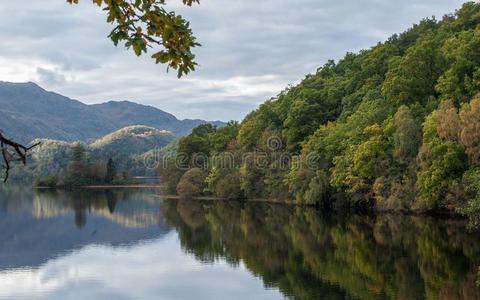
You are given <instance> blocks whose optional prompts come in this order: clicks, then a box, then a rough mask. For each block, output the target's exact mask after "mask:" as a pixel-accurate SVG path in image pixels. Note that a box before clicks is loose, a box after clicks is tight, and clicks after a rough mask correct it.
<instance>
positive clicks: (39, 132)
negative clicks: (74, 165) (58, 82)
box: [0, 81, 224, 143]
mask: <svg viewBox="0 0 480 300" xmlns="http://www.w3.org/2000/svg"><path fill="white" fill-rule="evenodd" d="M204 123H211V124H213V125H217V126H222V125H223V124H224V123H223V122H219V121H216V122H207V121H203V120H188V119H187V120H178V119H177V118H176V117H175V116H173V115H172V114H169V113H167V112H164V111H162V110H160V109H157V108H155V107H152V106H146V105H141V104H137V103H133V102H128V101H122V102H114V101H110V102H107V103H103V104H95V105H86V104H84V103H82V102H80V101H76V100H73V99H70V98H67V97H65V96H62V95H60V94H57V93H53V92H49V91H46V90H44V89H43V88H41V87H40V86H38V85H37V84H35V83H32V82H28V83H10V82H2V81H0V130H2V131H3V132H4V133H5V134H6V135H7V136H9V137H12V138H14V139H15V140H17V141H19V142H22V143H28V142H30V141H32V140H33V139H36V138H48V139H55V140H63V141H76V140H79V141H91V140H93V139H97V138H99V137H102V136H104V135H106V134H109V133H111V132H113V131H116V130H118V129H120V128H123V127H126V126H131V125H146V126H151V127H154V128H157V129H162V130H168V131H171V132H172V133H174V134H175V135H176V136H183V135H186V134H188V133H189V132H190V131H191V130H192V129H193V128H194V127H196V126H198V125H200V124H204Z"/></svg>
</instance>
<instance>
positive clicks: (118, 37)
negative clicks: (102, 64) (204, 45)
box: [67, 0, 200, 78]
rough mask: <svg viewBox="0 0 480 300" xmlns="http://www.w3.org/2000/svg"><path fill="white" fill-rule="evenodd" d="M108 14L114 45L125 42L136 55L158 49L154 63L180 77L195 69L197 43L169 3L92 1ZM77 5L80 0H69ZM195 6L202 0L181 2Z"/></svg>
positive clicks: (145, 0)
mask: <svg viewBox="0 0 480 300" xmlns="http://www.w3.org/2000/svg"><path fill="white" fill-rule="evenodd" d="M92 1H93V3H95V4H97V5H98V6H100V7H102V8H103V10H104V11H106V12H107V22H109V23H112V24H114V25H115V28H114V29H113V30H112V32H111V33H110V35H109V37H110V39H111V40H112V41H113V43H114V44H115V46H116V45H118V43H119V42H125V46H126V47H127V48H132V49H133V51H134V52H135V54H136V55H137V56H140V55H141V54H142V53H147V48H155V47H159V48H160V50H159V51H157V52H155V53H154V54H153V55H152V58H153V59H154V60H155V62H156V63H157V64H158V63H162V64H167V65H168V68H173V69H174V70H177V72H178V77H179V78H180V77H182V76H183V75H186V74H188V73H189V72H190V71H194V70H195V66H196V65H197V63H196V62H195V55H194V54H193V53H192V48H194V47H196V46H200V44H199V43H197V42H196V38H195V37H194V36H193V33H192V30H191V28H190V23H189V22H188V21H186V20H185V19H184V18H183V17H182V16H180V15H177V14H175V12H173V11H170V12H169V11H167V10H166V9H165V8H164V6H165V4H166V0H92ZM67 2H69V3H71V4H77V3H78V2H79V0H67ZM182 2H183V4H185V5H187V6H192V5H193V4H194V3H200V0H182Z"/></svg>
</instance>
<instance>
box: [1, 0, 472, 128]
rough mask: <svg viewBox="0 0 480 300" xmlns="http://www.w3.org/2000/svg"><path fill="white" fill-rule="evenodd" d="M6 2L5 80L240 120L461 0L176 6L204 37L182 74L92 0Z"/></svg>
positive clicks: (238, 0)
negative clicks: (139, 48)
mask: <svg viewBox="0 0 480 300" xmlns="http://www.w3.org/2000/svg"><path fill="white" fill-rule="evenodd" d="M80 2H82V3H81V4H80V5H78V6H71V5H68V4H67V3H66V2H65V1H64V0H23V1H21V4H19V2H18V1H2V3H1V4H0V15H1V16H2V19H1V21H0V22H1V23H0V24H1V25H0V26H1V30H0V39H1V41H2V44H1V47H0V66H1V67H0V80H3V81H13V82H24V81H33V82H36V83H38V84H39V85H41V86H42V87H44V88H46V89H48V90H52V91H55V92H58V93H61V94H63V95H66V96H68V97H71V98H74V99H77V100H80V101H82V102H85V103H100V102H105V101H109V100H131V101H135V102H139V103H142V104H147V105H152V106H155V107H158V108H160V109H163V110H166V111H168V112H171V113H173V114H175V115H176V116H177V117H179V118H202V119H208V120H224V121H227V120H230V119H236V120H241V119H242V118H243V117H244V116H245V115H246V114H247V113H248V112H249V111H251V110H252V109H254V108H255V107H257V106H258V104H260V103H262V102H263V101H265V100H266V99H269V98H271V97H273V96H275V95H277V94H278V93H279V92H280V91H281V90H282V89H284V88H285V87H286V86H287V85H288V84H294V83H297V82H298V81H299V80H300V79H301V78H303V77H304V76H305V75H306V74H308V73H312V72H314V71H315V70H316V69H317V67H319V66H321V65H322V64H323V63H325V62H326V61H327V60H328V59H338V58H340V57H342V56H343V55H344V54H345V52H347V51H350V52H355V51H359V50H360V49H363V48H368V47H370V46H372V45H375V44H376V43H377V42H379V41H383V40H384V39H386V38H387V37H388V36H390V35H391V34H393V33H396V32H401V31H403V30H405V29H407V28H409V27H410V26H411V25H412V24H413V23H416V22H418V20H420V19H422V18H424V17H429V16H432V15H435V16H437V17H441V16H442V15H444V14H445V13H448V12H453V11H455V9H457V8H459V7H460V6H461V4H462V3H463V2H465V1H461V0H290V1H287V0H201V5H200V6H195V7H192V8H184V7H182V5H180V4H179V3H180V2H181V1H180V0H170V3H171V4H170V5H169V6H170V7H171V8H172V9H177V10H180V11H181V13H182V14H183V15H184V16H185V17H187V18H188V19H189V20H191V24H192V27H193V30H194V32H195V35H196V36H197V38H198V40H199V42H200V43H201V44H202V47H201V48H198V49H197V50H196V51H195V53H196V54H197V61H198V63H199V64H200V67H199V68H198V70H197V71H196V72H195V73H193V74H191V75H189V76H187V77H185V78H182V79H180V80H179V79H177V78H176V76H175V72H171V73H170V74H167V73H166V68H165V67H164V66H161V65H155V64H154V63H153V61H152V60H151V59H150V58H149V56H144V57H142V58H137V57H135V56H134V55H133V53H131V52H129V51H127V50H125V49H124V48H122V47H115V46H113V44H112V43H111V41H110V40H109V39H107V38H106V36H107V35H108V33H109V32H110V30H111V25H110V24H107V23H106V22H105V14H104V13H103V12H102V11H101V10H100V9H99V8H98V7H96V6H94V5H92V4H91V0H83V1H80ZM176 2H178V3H176Z"/></svg>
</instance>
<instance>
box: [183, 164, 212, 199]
mask: <svg viewBox="0 0 480 300" xmlns="http://www.w3.org/2000/svg"><path fill="white" fill-rule="evenodd" d="M206 177H207V176H206V174H205V172H204V171H203V170H202V169H199V168H193V169H190V170H188V171H187V172H186V173H185V174H183V176H182V178H180V181H179V182H178V185H177V194H178V195H179V196H182V197H186V198H188V197H194V196H201V195H202V193H203V191H204V189H205V188H206V183H205V179H206Z"/></svg>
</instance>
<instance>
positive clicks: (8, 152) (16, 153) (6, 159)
mask: <svg viewBox="0 0 480 300" xmlns="http://www.w3.org/2000/svg"><path fill="white" fill-rule="evenodd" d="M38 145H40V143H35V144H34V145H31V146H29V147H27V146H24V145H21V144H18V143H16V142H14V141H13V140H11V139H8V138H6V137H5V136H3V134H2V132H0V149H1V152H2V158H3V163H4V165H3V168H4V169H5V178H4V180H3V182H7V180H8V176H9V173H10V169H11V162H15V161H21V162H22V163H23V164H24V165H26V164H27V157H28V152H29V151H30V150H32V149H33V148H35V147H37V146H38Z"/></svg>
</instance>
